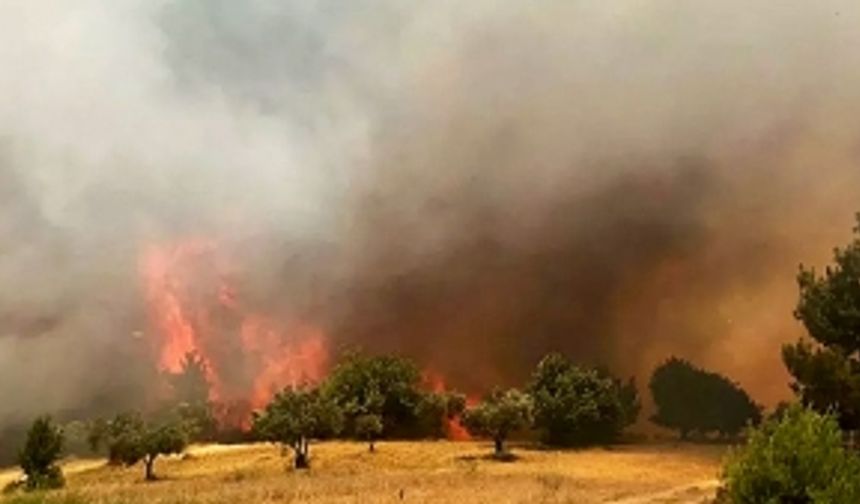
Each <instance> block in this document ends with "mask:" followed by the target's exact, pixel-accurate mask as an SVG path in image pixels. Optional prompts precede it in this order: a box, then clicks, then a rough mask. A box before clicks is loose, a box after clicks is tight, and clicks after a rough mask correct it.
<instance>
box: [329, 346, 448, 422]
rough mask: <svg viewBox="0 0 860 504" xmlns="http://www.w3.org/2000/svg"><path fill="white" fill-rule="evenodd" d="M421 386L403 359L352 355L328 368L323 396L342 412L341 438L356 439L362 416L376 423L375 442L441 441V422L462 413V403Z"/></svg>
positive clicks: (411, 365)
mask: <svg viewBox="0 0 860 504" xmlns="http://www.w3.org/2000/svg"><path fill="white" fill-rule="evenodd" d="M422 385H423V384H422V377H421V372H420V371H419V369H418V367H417V366H416V365H415V363H414V362H412V361H411V360H409V359H406V358H403V357H397V356H389V355H381V356H365V355H361V354H358V353H352V354H349V355H347V356H346V358H345V359H344V360H342V361H341V362H340V364H338V366H337V367H336V368H335V369H334V371H333V372H332V374H331V375H330V376H329V378H328V380H327V382H326V384H325V386H324V392H325V393H326V394H327V395H328V396H330V397H331V398H332V399H333V400H334V401H335V402H336V403H337V404H338V406H339V407H340V408H341V410H342V411H343V413H344V418H345V424H344V431H345V434H346V435H347V436H350V437H362V436H360V435H359V434H358V433H357V432H356V427H357V426H356V421H357V419H358V418H360V417H362V416H365V415H375V416H378V417H379V418H380V419H381V421H382V432H381V433H380V434H379V437H381V438H396V437H441V436H444V435H445V425H446V422H445V419H446V418H450V417H451V416H455V415H456V414H458V412H459V411H462V408H463V406H464V405H465V398H464V397H462V396H460V395H459V394H454V393H442V394H435V393H431V392H427V391H425V390H423V389H422ZM458 407H459V410H458Z"/></svg>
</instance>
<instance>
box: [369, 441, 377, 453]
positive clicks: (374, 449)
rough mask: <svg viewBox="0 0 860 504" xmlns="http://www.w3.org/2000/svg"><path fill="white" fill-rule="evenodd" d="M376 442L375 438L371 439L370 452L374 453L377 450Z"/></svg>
mask: <svg viewBox="0 0 860 504" xmlns="http://www.w3.org/2000/svg"><path fill="white" fill-rule="evenodd" d="M375 443H376V442H375V441H374V440H372V439H371V440H370V453H373V452H375V451H376V444H375Z"/></svg>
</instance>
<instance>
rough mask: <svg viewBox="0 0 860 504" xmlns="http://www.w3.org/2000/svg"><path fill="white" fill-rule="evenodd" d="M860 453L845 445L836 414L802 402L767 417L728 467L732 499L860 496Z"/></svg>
mask: <svg viewBox="0 0 860 504" xmlns="http://www.w3.org/2000/svg"><path fill="white" fill-rule="evenodd" d="M858 474H860V458H858V455H857V454H856V453H853V452H850V451H848V450H846V449H845V448H844V447H843V446H842V433H841V431H840V430H839V425H838V423H837V422H836V419H835V418H834V417H832V416H829V415H820V414H818V413H816V412H815V411H813V410H809V409H805V408H803V407H802V406H800V405H797V404H795V405H791V406H789V407H788V408H787V409H786V410H785V411H784V412H783V414H782V415H781V416H780V417H774V418H771V419H769V420H767V421H766V422H765V423H764V424H763V425H762V426H761V427H760V428H758V429H754V430H753V431H752V433H751V434H750V437H749V440H748V442H747V444H746V446H745V447H743V448H741V449H740V450H738V451H735V452H733V453H732V454H731V455H730V457H729V459H728V461H727V463H726V466H725V468H724V471H723V485H724V492H725V494H726V495H725V496H726V497H727V498H728V501H729V502H762V503H764V502H774V503H776V502H785V503H822V504H823V503H846V504H848V503H854V502H860V479H858V478H857V475H858Z"/></svg>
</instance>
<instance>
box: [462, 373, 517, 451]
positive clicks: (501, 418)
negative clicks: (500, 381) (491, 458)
mask: <svg viewBox="0 0 860 504" xmlns="http://www.w3.org/2000/svg"><path fill="white" fill-rule="evenodd" d="M532 407H533V406H532V399H531V397H529V395H528V394H524V393H523V392H520V391H519V390H517V389H510V390H507V391H504V392H503V391H501V390H496V391H493V392H492V393H490V394H489V395H488V396H487V397H486V398H484V400H483V401H482V402H481V403H480V404H478V405H476V406H473V407H471V408H468V409H467V410H466V411H465V412H464V413H463V418H462V423H463V426H464V427H466V430H468V431H469V433H470V434H472V435H473V436H476V437H488V438H490V439H492V440H493V443H494V446H495V455H496V456H497V457H500V456H503V455H504V453H505V445H504V443H505V441H506V440H507V439H508V436H509V435H510V434H511V433H512V432H515V431H517V430H519V429H523V428H525V427H528V426H529V425H530V424H531V421H532Z"/></svg>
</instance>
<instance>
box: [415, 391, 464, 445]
mask: <svg viewBox="0 0 860 504" xmlns="http://www.w3.org/2000/svg"><path fill="white" fill-rule="evenodd" d="M465 408H466V396H465V395H463V394H461V393H459V392H453V391H446V392H422V395H421V400H420V401H419V402H418V406H417V408H416V410H415V415H416V417H417V427H416V429H415V431H414V435H417V436H420V437H425V438H433V439H439V438H444V437H445V436H446V435H448V434H449V432H448V429H449V427H450V424H451V422H452V421H454V420H455V419H456V418H457V417H459V416H460V415H461V414H462V413H463V411H464V410H465Z"/></svg>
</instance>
